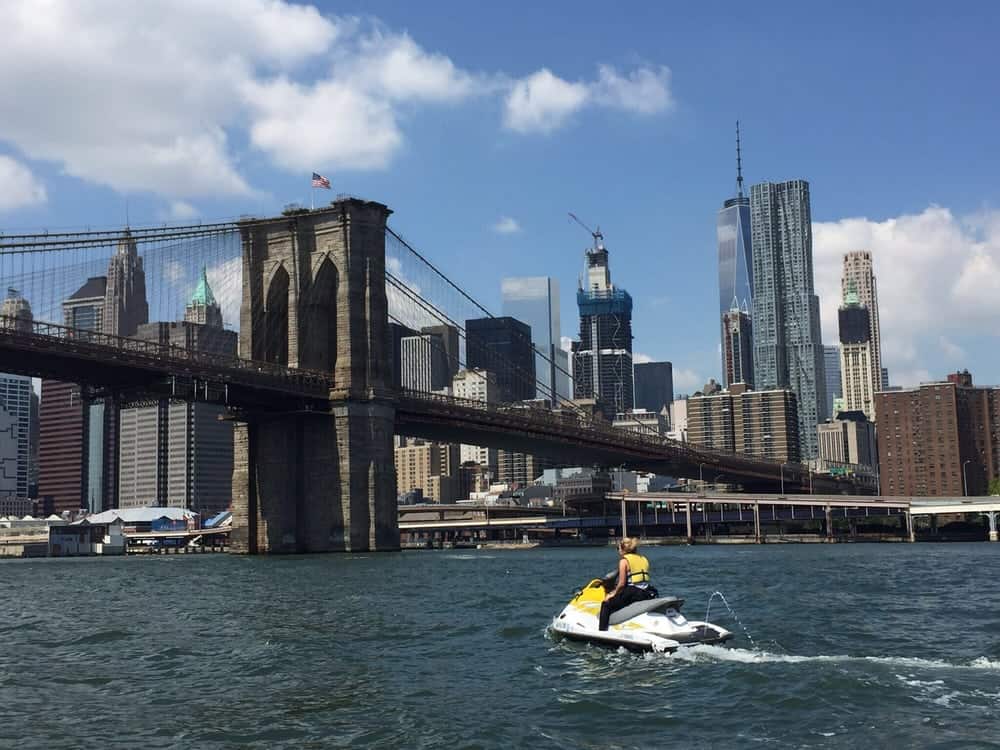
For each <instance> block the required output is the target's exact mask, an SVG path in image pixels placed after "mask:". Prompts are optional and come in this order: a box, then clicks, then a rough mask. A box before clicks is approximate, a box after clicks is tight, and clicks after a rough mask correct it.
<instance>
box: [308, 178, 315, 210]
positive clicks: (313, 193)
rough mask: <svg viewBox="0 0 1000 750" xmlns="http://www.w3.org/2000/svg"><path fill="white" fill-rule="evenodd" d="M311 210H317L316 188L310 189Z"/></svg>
mask: <svg viewBox="0 0 1000 750" xmlns="http://www.w3.org/2000/svg"><path fill="white" fill-rule="evenodd" d="M310 184H311V183H310ZM309 210H310V211H315V210H316V188H314V187H310V188H309Z"/></svg>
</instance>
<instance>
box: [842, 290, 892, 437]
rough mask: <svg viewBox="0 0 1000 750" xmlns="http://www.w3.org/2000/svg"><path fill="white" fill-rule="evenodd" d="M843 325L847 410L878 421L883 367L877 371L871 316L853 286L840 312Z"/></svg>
mask: <svg viewBox="0 0 1000 750" xmlns="http://www.w3.org/2000/svg"><path fill="white" fill-rule="evenodd" d="M837 316H838V322H839V324H840V382H841V384H842V385H841V390H842V392H843V398H844V408H845V409H847V410H848V411H860V412H863V413H864V415H865V417H867V418H868V419H869V420H871V421H873V422H874V421H875V394H876V393H877V392H878V390H880V389H879V385H881V381H882V372H881V368H879V370H878V371H876V370H875V369H874V362H873V361H872V360H873V359H874V354H873V352H874V346H873V342H872V340H871V316H870V315H869V310H868V308H867V307H865V306H864V305H862V304H861V303H860V301H859V300H858V295H857V293H856V292H855V291H854V284H853V282H852V283H851V285H850V287H849V288H848V291H847V292H846V294H844V304H843V305H841V307H840V310H838V311H837Z"/></svg>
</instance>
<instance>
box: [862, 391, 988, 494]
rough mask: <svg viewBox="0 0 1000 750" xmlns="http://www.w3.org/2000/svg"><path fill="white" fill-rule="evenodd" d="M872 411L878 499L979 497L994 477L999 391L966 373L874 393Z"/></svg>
mask: <svg viewBox="0 0 1000 750" xmlns="http://www.w3.org/2000/svg"><path fill="white" fill-rule="evenodd" d="M875 409H876V414H877V418H878V427H879V437H878V454H879V464H880V467H881V470H880V475H881V491H882V494H883V495H912V496H916V497H936V496H945V497H957V496H962V495H966V494H968V495H984V494H986V492H987V487H988V486H989V482H990V480H991V479H994V478H996V477H997V476H1000V389H997V388H993V387H990V388H977V387H975V386H973V384H972V376H971V375H970V374H969V372H968V371H964V372H960V373H954V374H952V375H949V376H948V380H947V381H944V382H937V383H922V384H921V385H920V386H918V387H916V388H907V389H904V390H898V391H884V392H881V393H878V394H877V395H876V397H875ZM883 420H884V421H883Z"/></svg>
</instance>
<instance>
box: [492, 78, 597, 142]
mask: <svg viewBox="0 0 1000 750" xmlns="http://www.w3.org/2000/svg"><path fill="white" fill-rule="evenodd" d="M588 97H589V91H588V89H587V86H585V85H584V84H582V83H570V82H569V81H564V80H563V79H562V78H559V77H558V76H555V75H553V74H552V71H550V70H549V69H548V68H542V69H541V70H539V71H537V72H535V73H532V74H531V75H530V76H528V77H527V78H522V79H521V80H519V81H517V82H516V83H515V84H514V87H513V88H512V89H511V91H510V93H509V94H508V95H507V104H506V113H505V115H504V124H505V125H506V126H507V127H508V128H510V129H511V130H515V131H517V132H519V133H531V132H541V133H547V132H549V131H551V130H555V129H556V128H558V127H559V126H560V125H562V124H563V123H564V122H565V121H566V119H567V118H568V117H569V116H570V115H571V114H573V113H574V112H576V111H577V110H578V109H580V108H581V107H582V106H583V105H584V104H585V103H586V101H587V98H588Z"/></svg>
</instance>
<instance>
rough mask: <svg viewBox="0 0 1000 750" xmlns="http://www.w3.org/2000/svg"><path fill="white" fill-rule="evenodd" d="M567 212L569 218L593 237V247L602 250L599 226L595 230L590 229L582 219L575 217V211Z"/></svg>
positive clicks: (602, 237)
mask: <svg viewBox="0 0 1000 750" xmlns="http://www.w3.org/2000/svg"><path fill="white" fill-rule="evenodd" d="M568 213H569V218H571V219H572V220H573V221H575V222H576V223H577V224H579V225H580V226H581V227H583V228H584V229H586V230H587V232H589V233H590V236H591V237H593V238H594V249H595V250H603V249H604V235H603V234H601V228H600V227H598V228H597V230H596V231H595V230H593V229H591V228H590V227H588V226H587V225H586V224H584V223H583V222H582V221H580V219H579V218H578V217H577V215H576V214H575V213H573V212H572V211H569V212H568Z"/></svg>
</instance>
